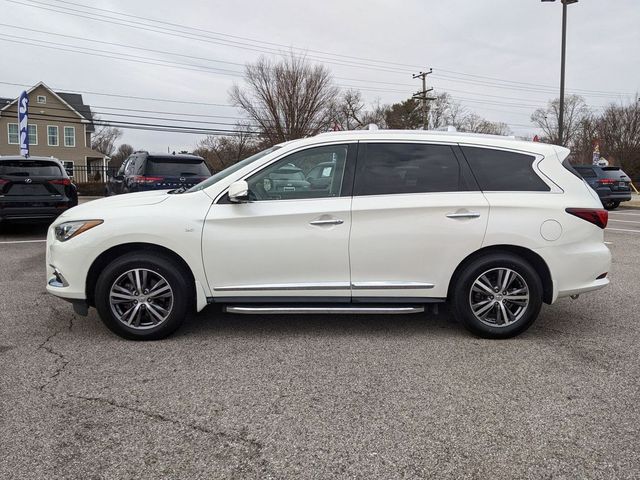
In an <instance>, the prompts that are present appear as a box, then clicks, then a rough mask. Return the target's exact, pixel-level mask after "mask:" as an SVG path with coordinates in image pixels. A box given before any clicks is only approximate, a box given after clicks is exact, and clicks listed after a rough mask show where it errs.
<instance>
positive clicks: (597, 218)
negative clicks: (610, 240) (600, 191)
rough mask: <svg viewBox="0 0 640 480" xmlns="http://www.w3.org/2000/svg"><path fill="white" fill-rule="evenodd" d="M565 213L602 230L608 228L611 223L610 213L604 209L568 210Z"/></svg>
mask: <svg viewBox="0 0 640 480" xmlns="http://www.w3.org/2000/svg"><path fill="white" fill-rule="evenodd" d="M565 211H566V212H567V213H569V214H571V215H575V216H576V217H578V218H581V219H583V220H586V221H587V222H589V223H593V224H594V225H596V226H598V227H600V228H602V229H604V228H606V227H607V222H608V221H609V212H607V211H606V210H604V209H602V208H567V209H566V210H565Z"/></svg>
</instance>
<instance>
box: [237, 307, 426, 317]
mask: <svg viewBox="0 0 640 480" xmlns="http://www.w3.org/2000/svg"><path fill="white" fill-rule="evenodd" d="M224 311H225V312H227V313H242V314H245V315H271V314H274V315H280V314H285V313H318V314H319V313H333V314H358V313H361V314H382V315H391V314H403V313H421V312H424V307H304V306H302V307H276V306H260V307H250V306H228V307H224Z"/></svg>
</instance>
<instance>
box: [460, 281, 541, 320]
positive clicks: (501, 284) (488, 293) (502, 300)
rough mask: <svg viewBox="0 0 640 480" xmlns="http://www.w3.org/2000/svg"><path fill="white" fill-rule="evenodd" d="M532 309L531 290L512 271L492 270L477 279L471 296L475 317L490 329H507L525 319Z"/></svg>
mask: <svg viewBox="0 0 640 480" xmlns="http://www.w3.org/2000/svg"><path fill="white" fill-rule="evenodd" d="M528 305H529V286H528V285H527V282H526V281H525V280H524V278H522V276H521V275H520V274H519V273H518V272H516V271H514V270H511V269H510V268H493V269H491V270H487V271H486V272H484V273H482V274H481V275H479V276H478V278H476V280H475V281H474V282H473V284H472V285H471V291H470V292H469V306H470V307H471V311H472V312H473V314H474V315H475V317H476V318H477V319H478V320H479V321H481V322H482V323H484V324H485V325H489V326H491V327H507V326H509V325H512V324H514V323H515V322H517V321H518V320H520V318H522V316H523V315H524V313H525V311H526V310H527V307H528Z"/></svg>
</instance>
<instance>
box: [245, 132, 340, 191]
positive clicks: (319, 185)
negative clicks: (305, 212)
mask: <svg viewBox="0 0 640 480" xmlns="http://www.w3.org/2000/svg"><path fill="white" fill-rule="evenodd" d="M347 150H348V147H347V145H331V146H327V147H315V148H309V149H307V150H303V151H301V152H296V153H293V154H291V155H288V156H286V157H285V158H283V159H281V160H279V161H277V162H276V163H274V164H271V165H269V166H268V167H266V168H264V169H263V170H261V171H260V172H258V173H257V174H255V175H253V176H252V177H250V178H249V179H248V180H247V181H248V183H249V191H250V194H251V197H252V200H255V201H260V200H292V199H303V198H323V197H338V196H340V192H341V188H342V177H343V175H344V168H345V164H346V160H347ZM320 165H322V168H323V169H326V168H327V167H330V172H329V171H327V173H329V174H328V175H327V176H320V175H318V173H320V169H318V167H319V166H320Z"/></svg>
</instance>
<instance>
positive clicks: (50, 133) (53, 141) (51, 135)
mask: <svg viewBox="0 0 640 480" xmlns="http://www.w3.org/2000/svg"><path fill="white" fill-rule="evenodd" d="M47 145H49V146H50V147H57V146H58V127H57V126H55V125H47Z"/></svg>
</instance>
